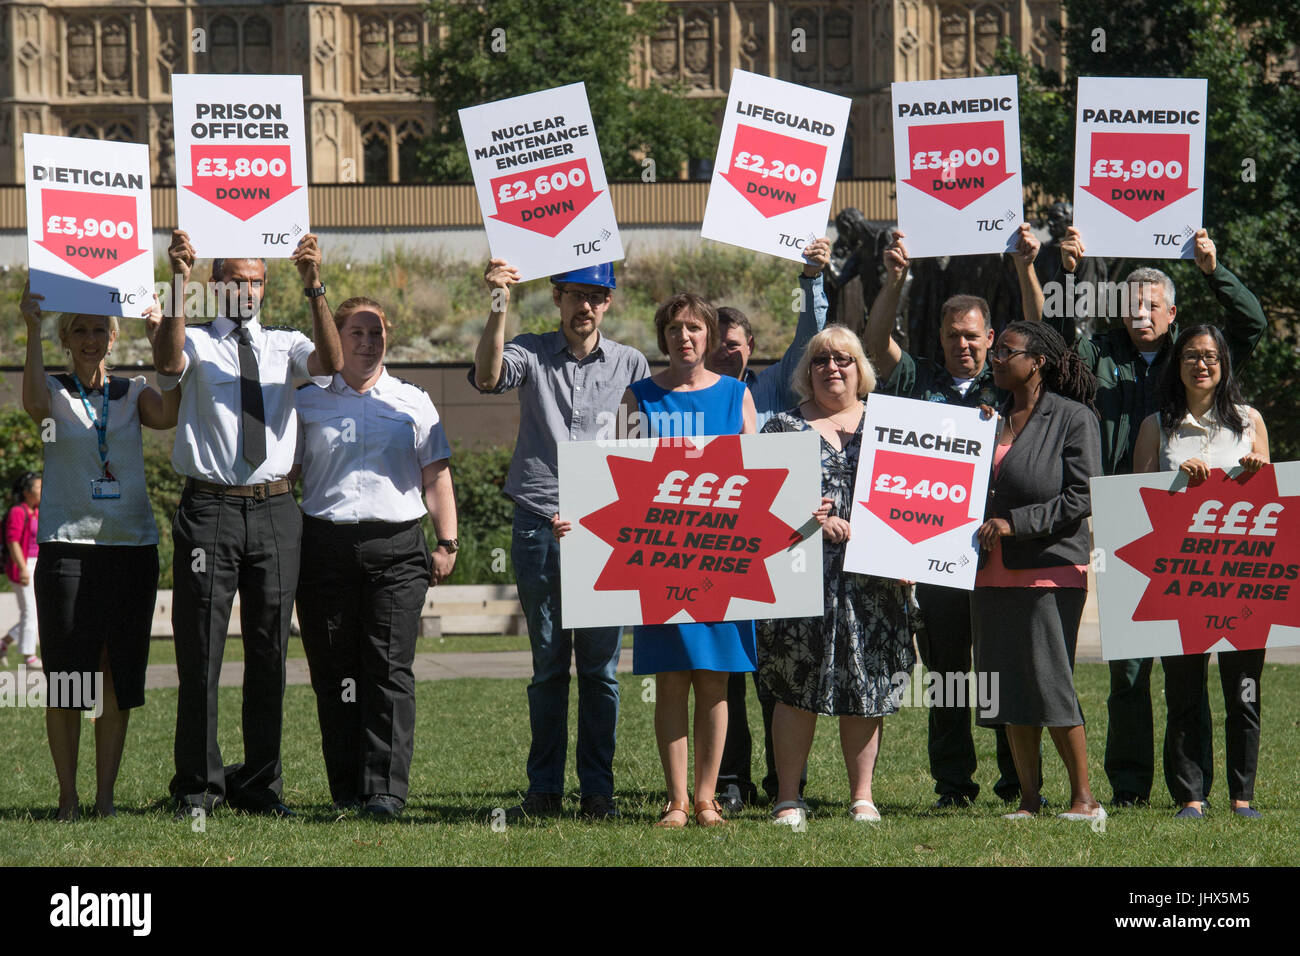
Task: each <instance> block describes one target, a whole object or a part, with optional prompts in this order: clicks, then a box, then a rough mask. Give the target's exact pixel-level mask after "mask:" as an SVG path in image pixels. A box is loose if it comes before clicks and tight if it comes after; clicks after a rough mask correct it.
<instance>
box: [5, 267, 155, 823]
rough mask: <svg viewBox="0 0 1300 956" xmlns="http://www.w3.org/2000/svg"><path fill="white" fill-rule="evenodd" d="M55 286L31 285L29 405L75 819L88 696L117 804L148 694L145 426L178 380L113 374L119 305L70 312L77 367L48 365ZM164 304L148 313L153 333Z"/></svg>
mask: <svg viewBox="0 0 1300 956" xmlns="http://www.w3.org/2000/svg"><path fill="white" fill-rule="evenodd" d="M43 298H44V297H43V296H39V295H33V294H32V293H31V290H30V288H24V289H23V299H22V306H21V308H22V313H23V318H24V319H25V320H26V323H27V363H26V366H25V368H24V370H23V408H24V409H25V410H26V412H27V414H28V415H30V416H31V418H32V420H33V421H35V422H36V423H37V425H39V426H40V427H41V428H42V429H46V428H49V427H51V425H52V427H53V433H52V434H51V435H50V436H49V438H48V439H47V440H46V442H45V471H44V482H43V484H44V488H43V498H42V502H41V520H40V527H39V530H38V533H37V540H38V542H39V543H40V551H41V558H40V562H39V564H38V565H37V568H36V607H37V621H38V627H39V630H40V640H41V648H42V653H43V654H44V655H45V660H44V665H45V675H46V678H47V680H48V686H49V693H48V697H47V701H46V703H47V710H46V712H45V726H46V731H47V733H48V734H49V740H50V753H51V755H52V756H53V758H54V770H55V772H56V774H57V775H58V779H59V810H58V819H59V820H74V819H76V817H77V816H78V813H79V804H78V800H77V751H78V745H79V743H80V739H81V718H82V714H81V713H80V711H82V710H91V711H93V712H94V713H95V714H96V716H97V717H98V719H97V720H96V721H95V778H96V792H95V808H94V812H95V815H96V816H101V817H111V816H115V815H116V814H115V811H114V808H113V787H114V785H115V783H116V782H117V771H118V767H119V765H120V764H121V760H122V748H123V745H124V744H125V742H126V728H127V719H128V717H129V716H130V710H131V708H133V707H139V706H140V705H141V704H143V703H144V674H145V667H146V665H147V663H148V659H149V631H150V625H151V622H152V620H153V612H154V600H155V598H156V596H157V592H158V529H157V526H156V525H155V524H154V519H153V508H152V507H151V506H150V504H149V497H148V495H147V493H146V489H145V480H144V451H143V446H142V436H141V431H140V426H141V425H144V426H146V427H148V428H156V429H166V428H172V427H174V426H175V424H176V408H177V405H178V404H179V398H180V396H179V394H175V395H173V394H172V393H167V397H164V395H163V394H160V393H159V392H158V391H156V390H155V389H153V388H150V387H149V386H147V385H146V384H145V379H144V376H137V377H135V378H114V377H112V376H110V375H109V374H108V372H107V359H108V355H109V353H110V352H111V351H112V350H113V344H114V342H116V341H117V336H118V320H117V317H116V316H103V315H75V314H65V315H63V316H62V317H61V318H60V319H59V326H58V332H59V341H60V342H61V343H62V344H63V349H64V352H66V353H67V355H68V356H69V362H68V371H67V372H66V373H62V374H54V375H47V374H46V373H45V367H44V363H43V361H42V356H41V306H40V303H41V301H42V299H43ZM160 318H161V313H160V312H159V311H158V308H157V306H156V305H155V306H154V307H153V308H151V309H150V312H149V313H148V315H147V316H146V326H145V331H146V334H147V335H149V336H150V337H151V338H152V336H153V334H154V332H155V331H156V329H157V327H158V322H159V320H160Z"/></svg>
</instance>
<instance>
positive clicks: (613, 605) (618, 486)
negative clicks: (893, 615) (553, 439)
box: [559, 432, 822, 628]
mask: <svg viewBox="0 0 1300 956" xmlns="http://www.w3.org/2000/svg"><path fill="white" fill-rule="evenodd" d="M818 452H819V449H818V443H817V436H816V435H815V434H813V433H811V432H807V433H797V434H782V435H743V436H738V435H724V436H721V437H711V438H710V437H699V438H681V439H676V438H664V439H653V440H650V439H646V440H631V441H594V442H565V443H562V444H561V445H560V446H559V465H560V515H561V517H563V518H565V519H566V520H568V521H570V522H571V523H572V524H573V530H572V531H571V532H570V533H569V534H567V535H566V536H565V537H564V539H563V542H562V543H561V546H560V568H561V574H560V581H561V582H562V593H561V599H562V605H563V615H562V616H563V623H564V626H565V627H566V628H568V627H601V626H605V625H619V624H683V623H690V622H692V621H694V622H698V623H705V622H708V621H747V620H752V619H755V618H781V617H812V616H820V615H821V613H822V547H821V535H820V531H819V529H818V526H817V523H816V521H815V519H813V518H812V512H813V511H814V510H815V509H816V508H817V505H818V503H819V502H820V501H821V474H820V469H821V466H820V464H819V455H818Z"/></svg>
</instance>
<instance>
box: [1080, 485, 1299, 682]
mask: <svg viewBox="0 0 1300 956" xmlns="http://www.w3.org/2000/svg"><path fill="white" fill-rule="evenodd" d="M1092 515H1093V519H1092V520H1093V536H1094V538H1095V540H1096V544H1097V548H1098V549H1099V551H1100V554H1101V555H1102V556H1104V557H1105V559H1106V560H1105V564H1104V565H1103V566H1101V567H1100V568H1099V573H1098V575H1097V586H1098V594H1097V596H1098V602H1099V611H1100V616H1101V650H1102V657H1104V658H1105V659H1106V660H1116V659H1126V658H1132V657H1157V656H1162V655H1170V656H1174V655H1179V654H1204V653H1207V652H1210V651H1232V650H1239V651H1245V650H1256V649H1259V648H1262V647H1282V646H1287V645H1296V644H1300V463H1297V462H1285V463H1282V464H1278V465H1265V466H1264V468H1263V469H1261V470H1260V471H1259V472H1258V473H1257V474H1254V475H1250V476H1246V475H1244V474H1242V469H1240V468H1234V469H1233V470H1232V471H1231V472H1224V471H1222V470H1218V469H1216V470H1214V471H1212V472H1211V473H1210V478H1209V479H1208V480H1207V481H1204V482H1202V483H1201V484H1199V485H1188V484H1187V480H1186V477H1185V476H1183V475H1181V474H1180V473H1178V472H1164V473H1160V474H1148V475H1117V476H1115V477H1111V478H1093V479H1092Z"/></svg>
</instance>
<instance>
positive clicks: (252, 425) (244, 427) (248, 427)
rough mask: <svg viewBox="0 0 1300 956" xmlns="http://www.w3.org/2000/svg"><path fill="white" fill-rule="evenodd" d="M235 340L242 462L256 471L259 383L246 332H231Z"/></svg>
mask: <svg viewBox="0 0 1300 956" xmlns="http://www.w3.org/2000/svg"><path fill="white" fill-rule="evenodd" d="M235 336H236V338H238V339H239V406H240V430H241V431H243V433H244V460H245V461H247V462H248V463H249V464H250V465H252V466H253V468H254V469H256V468H257V467H258V466H260V465H261V464H262V462H264V461H266V410H265V408H263V406H262V379H261V377H260V376H259V375H258V374H257V356H256V355H254V354H253V341H252V339H251V338H250V337H249V334H248V329H246V328H244V327H243V326H242V325H241V326H240V327H239V328H237V329H236V330H235Z"/></svg>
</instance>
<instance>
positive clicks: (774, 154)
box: [700, 70, 852, 262]
mask: <svg viewBox="0 0 1300 956" xmlns="http://www.w3.org/2000/svg"><path fill="white" fill-rule="evenodd" d="M851 105H852V101H851V100H849V99H847V98H845V97H843V96H836V95H834V94H832V93H823V92H822V91H821V90H814V89H809V88H808V87H806V86H799V85H798V84H797V83H787V82H785V81H784V80H774V79H772V78H771V77H767V76H759V75H758V74H756V73H746V72H745V71H744V70H735V71H734V72H733V73H732V74H731V92H730V93H729V95H728V96H727V111H726V113H725V114H724V115H723V119H722V136H721V138H720V139H719V140H718V156H717V159H716V160H715V161H714V166H713V182H712V184H711V185H710V186H709V201H708V204H707V205H706V206H705V209H704V224H703V226H701V228H700V235H702V236H703V237H704V238H705V239H717V240H718V241H719V242H726V243H730V244H731V245H733V246H740V247H741V248H742V249H753V250H755V251H757V252H767V253H770V254H771V255H774V256H780V257H781V258H782V259H791V260H793V261H795V262H803V261H805V260H804V258H803V255H802V250H803V248H804V246H805V245H807V244H808V242H809V241H811V240H813V239H818V238H820V237H821V236H823V235H825V233H826V223H827V222H828V221H829V219H830V218H831V199H832V197H833V196H834V195H835V179H836V173H837V171H838V169H839V164H840V150H841V149H842V148H843V146H844V130H845V128H846V127H847V126H848V122H849V107H850V106H851Z"/></svg>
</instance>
